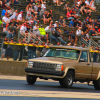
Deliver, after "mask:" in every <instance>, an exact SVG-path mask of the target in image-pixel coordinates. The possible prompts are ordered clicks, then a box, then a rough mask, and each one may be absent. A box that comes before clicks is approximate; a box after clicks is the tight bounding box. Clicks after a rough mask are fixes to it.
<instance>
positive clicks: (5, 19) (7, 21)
mask: <svg viewBox="0 0 100 100" xmlns="http://www.w3.org/2000/svg"><path fill="white" fill-rule="evenodd" d="M2 20H4V21H5V22H3V23H9V21H10V20H9V19H8V18H7V17H5V16H4V17H3V18H2Z"/></svg>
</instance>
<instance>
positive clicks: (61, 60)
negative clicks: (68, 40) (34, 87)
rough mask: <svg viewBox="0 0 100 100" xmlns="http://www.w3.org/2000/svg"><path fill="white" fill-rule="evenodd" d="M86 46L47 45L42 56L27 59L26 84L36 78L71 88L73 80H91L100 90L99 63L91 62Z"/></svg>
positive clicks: (32, 82)
mask: <svg viewBox="0 0 100 100" xmlns="http://www.w3.org/2000/svg"><path fill="white" fill-rule="evenodd" d="M91 58H92V57H91V54H90V52H89V49H88V48H83V47H73V46H58V45H52V46H49V50H48V51H47V52H46V53H45V55H44V56H42V57H39V58H34V59H29V60H28V65H27V67H26V68H25V72H26V73H27V75H26V79H27V82H28V84H34V83H35V82H36V79H37V78H40V79H53V80H57V81H59V83H60V85H61V86H62V87H66V88H71V87H72V85H73V82H77V81H79V82H82V83H83V82H87V83H88V84H89V83H90V81H92V83H93V85H94V88H95V89H97V90H100V63H96V62H92V60H91Z"/></svg>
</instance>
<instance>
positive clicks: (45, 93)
mask: <svg viewBox="0 0 100 100" xmlns="http://www.w3.org/2000/svg"><path fill="white" fill-rule="evenodd" d="M3 92H4V93H3ZM0 93H1V94H0V96H24V97H54V98H83V99H99V100H100V93H88V92H67V91H66V92H62V91H38V90H7V89H0ZM13 93H15V94H13ZM17 93H18V94H17Z"/></svg>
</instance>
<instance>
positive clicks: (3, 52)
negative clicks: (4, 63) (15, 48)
mask: <svg viewBox="0 0 100 100" xmlns="http://www.w3.org/2000/svg"><path fill="white" fill-rule="evenodd" d="M5 43H9V41H8V38H7V37H5V38H4V42H3V48H2V58H1V60H2V59H3V58H4V56H5V54H6V50H7V44H5Z"/></svg>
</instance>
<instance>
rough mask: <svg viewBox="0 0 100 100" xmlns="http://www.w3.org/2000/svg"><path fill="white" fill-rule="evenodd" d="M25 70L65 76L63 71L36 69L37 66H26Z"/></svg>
mask: <svg viewBox="0 0 100 100" xmlns="http://www.w3.org/2000/svg"><path fill="white" fill-rule="evenodd" d="M25 72H27V73H36V74H45V75H55V76H63V75H64V72H63V71H50V70H45V69H36V68H25Z"/></svg>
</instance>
